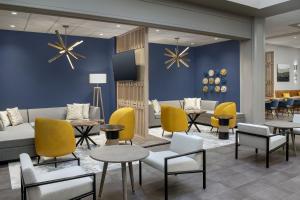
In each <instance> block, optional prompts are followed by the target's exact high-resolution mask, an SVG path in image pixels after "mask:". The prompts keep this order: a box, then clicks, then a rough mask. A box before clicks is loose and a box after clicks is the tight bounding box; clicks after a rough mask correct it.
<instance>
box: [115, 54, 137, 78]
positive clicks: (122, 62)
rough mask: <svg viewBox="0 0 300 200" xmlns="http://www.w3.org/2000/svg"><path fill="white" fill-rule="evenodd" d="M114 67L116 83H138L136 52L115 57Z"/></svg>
mask: <svg viewBox="0 0 300 200" xmlns="http://www.w3.org/2000/svg"><path fill="white" fill-rule="evenodd" d="M112 65H113V72H114V79H115V81H136V80H137V65H136V63H135V53H134V50H130V51H125V52H122V53H118V54H115V55H113V57H112Z"/></svg>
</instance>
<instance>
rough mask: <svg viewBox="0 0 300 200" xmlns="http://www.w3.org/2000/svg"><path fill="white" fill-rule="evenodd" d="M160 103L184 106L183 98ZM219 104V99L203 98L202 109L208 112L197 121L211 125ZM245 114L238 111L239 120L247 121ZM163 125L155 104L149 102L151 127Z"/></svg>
mask: <svg viewBox="0 0 300 200" xmlns="http://www.w3.org/2000/svg"><path fill="white" fill-rule="evenodd" d="M159 104H160V105H162V104H167V105H172V106H175V107H178V108H180V107H183V106H182V105H183V101H182V100H171V101H160V102H159ZM217 105H218V101H211V100H201V109H203V110H205V111H206V113H204V114H201V115H200V116H199V117H198V119H197V123H198V124H202V125H207V126H210V118H211V116H213V114H214V109H215V107H216V106H217ZM245 121H246V119H245V114H243V113H240V112H238V113H237V122H245ZM158 126H161V124H160V113H155V111H154V109H153V105H152V104H150V103H149V128H152V127H158Z"/></svg>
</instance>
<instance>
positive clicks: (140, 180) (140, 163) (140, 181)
mask: <svg viewBox="0 0 300 200" xmlns="http://www.w3.org/2000/svg"><path fill="white" fill-rule="evenodd" d="M142 178H143V177H142V161H139V183H140V185H142Z"/></svg>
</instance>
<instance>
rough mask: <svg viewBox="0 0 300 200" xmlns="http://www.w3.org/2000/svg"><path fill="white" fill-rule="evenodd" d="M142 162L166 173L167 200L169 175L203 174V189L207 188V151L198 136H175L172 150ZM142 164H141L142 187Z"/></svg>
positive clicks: (155, 154) (152, 155) (156, 153)
mask: <svg viewBox="0 0 300 200" xmlns="http://www.w3.org/2000/svg"><path fill="white" fill-rule="evenodd" d="M142 162H144V163H146V164H148V165H149V166H151V167H153V168H155V169H158V170H159V171H161V172H163V173H164V178H165V199H166V200H167V199H168V175H177V174H187V173H203V188H204V189H205V188H206V151H205V150H204V149H203V140H202V138H200V137H198V136H192V135H185V134H175V135H174V136H173V138H172V141H171V145H170V149H169V150H167V151H159V152H152V151H150V154H149V156H148V157H147V158H145V159H144V160H143V161H142ZM142 162H141V161H140V163H139V173H140V185H142Z"/></svg>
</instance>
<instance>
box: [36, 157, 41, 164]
mask: <svg viewBox="0 0 300 200" xmlns="http://www.w3.org/2000/svg"><path fill="white" fill-rule="evenodd" d="M37 159H38V160H37V164H40V161H41V156H38V158H37Z"/></svg>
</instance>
